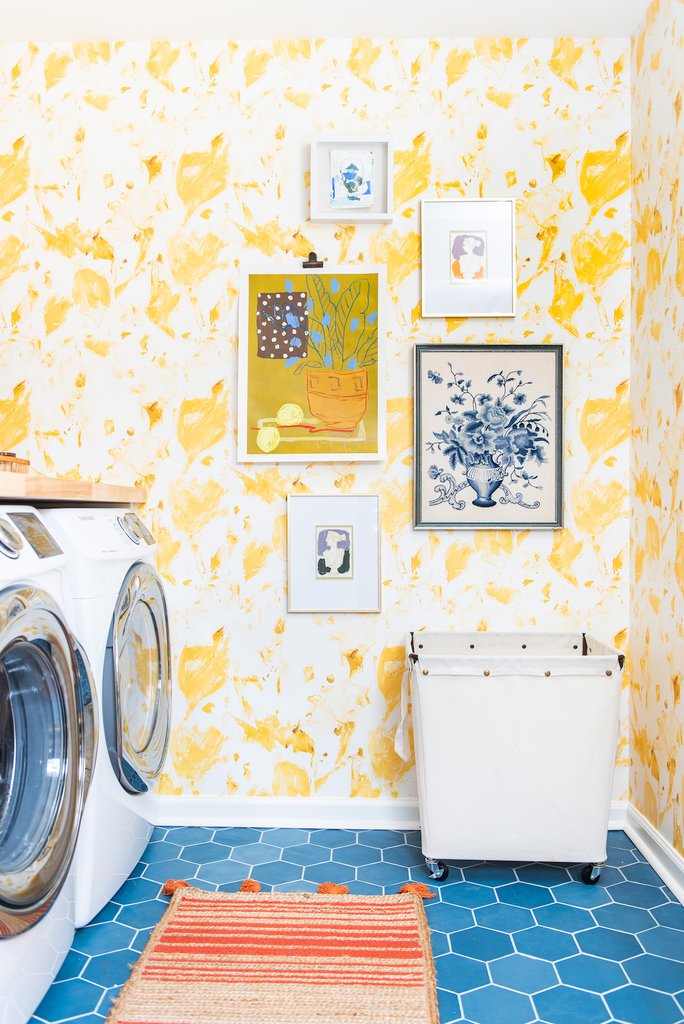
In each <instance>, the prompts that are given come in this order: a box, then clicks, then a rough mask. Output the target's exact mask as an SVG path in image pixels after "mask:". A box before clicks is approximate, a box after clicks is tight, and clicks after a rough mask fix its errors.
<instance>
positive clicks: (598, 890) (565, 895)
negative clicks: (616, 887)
mask: <svg viewBox="0 0 684 1024" xmlns="http://www.w3.org/2000/svg"><path fill="white" fill-rule="evenodd" d="M553 895H554V896H555V897H556V901H557V902H558V903H567V904H568V905H569V906H571V907H586V908H587V909H588V910H593V909H594V908H595V907H603V906H605V904H606V903H612V902H613V901H612V899H611V897H610V896H609V895H608V890H607V889H604V888H603V886H602V885H584V883H583V882H567V883H566V884H564V885H557V886H556V887H555V889H554V890H553Z"/></svg>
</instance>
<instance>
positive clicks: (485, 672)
mask: <svg viewBox="0 0 684 1024" xmlns="http://www.w3.org/2000/svg"><path fill="white" fill-rule="evenodd" d="M482 675H483V676H488V675H489V669H488V668H486V669H485V670H484V672H483V673H482Z"/></svg>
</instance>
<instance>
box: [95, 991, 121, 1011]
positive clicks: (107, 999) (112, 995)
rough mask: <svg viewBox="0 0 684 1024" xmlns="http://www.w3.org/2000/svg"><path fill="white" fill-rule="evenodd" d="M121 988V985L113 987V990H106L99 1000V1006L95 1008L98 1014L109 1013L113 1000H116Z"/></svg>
mask: <svg viewBox="0 0 684 1024" xmlns="http://www.w3.org/2000/svg"><path fill="white" fill-rule="evenodd" d="M122 988H123V985H115V986H114V988H110V989H107V991H106V992H105V994H104V995H103V996H102V999H101V1000H100V1005H99V1006H98V1008H97V1010H98V1013H104V1014H108V1013H109V1011H110V1010H111V1008H112V1004H113V1002H114V1000H115V999H116V997H117V996H118V994H119V992H120V991H121V989H122Z"/></svg>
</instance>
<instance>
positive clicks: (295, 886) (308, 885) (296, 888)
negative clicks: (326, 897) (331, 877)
mask: <svg viewBox="0 0 684 1024" xmlns="http://www.w3.org/2000/svg"><path fill="white" fill-rule="evenodd" d="M317 889H318V886H317V885H316V884H315V883H314V882H307V881H305V880H304V879H302V878H300V879H298V880H297V881H296V882H278V884H277V885H274V886H273V892H316V890H317Z"/></svg>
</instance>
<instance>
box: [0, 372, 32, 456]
mask: <svg viewBox="0 0 684 1024" xmlns="http://www.w3.org/2000/svg"><path fill="white" fill-rule="evenodd" d="M30 426H31V403H30V397H29V392H28V391H27V390H26V381H21V383H19V384H16V385H15V387H14V390H13V391H12V397H11V398H0V450H2V451H7V450H8V449H9V448H14V447H15V445H18V444H21V442H22V441H25V440H26V438H27V437H28V433H29V428H30Z"/></svg>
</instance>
